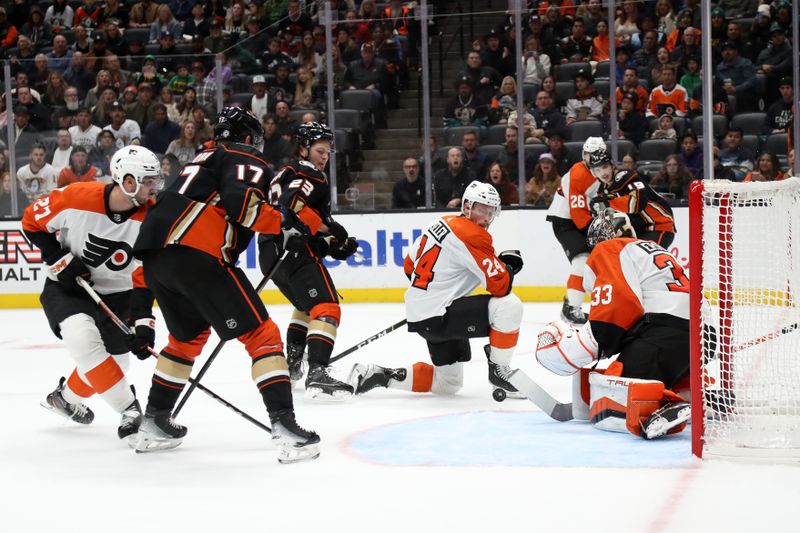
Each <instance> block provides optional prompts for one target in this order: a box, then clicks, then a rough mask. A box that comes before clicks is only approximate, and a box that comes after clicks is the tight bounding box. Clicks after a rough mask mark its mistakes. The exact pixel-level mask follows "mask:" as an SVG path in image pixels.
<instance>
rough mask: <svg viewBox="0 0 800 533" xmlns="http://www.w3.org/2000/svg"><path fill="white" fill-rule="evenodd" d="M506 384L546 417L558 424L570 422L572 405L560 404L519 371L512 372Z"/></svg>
mask: <svg viewBox="0 0 800 533" xmlns="http://www.w3.org/2000/svg"><path fill="white" fill-rule="evenodd" d="M508 382H509V383H511V384H512V385H514V387H515V388H516V389H517V390H518V391H520V392H521V393H522V394H523V395H525V397H526V398H528V399H529V400H530V401H531V402H533V404H534V405H535V406H536V407H538V408H539V409H541V410H542V411H544V412H545V413H546V414H547V416H549V417H550V418H552V419H553V420H558V421H559V422H566V421H568V420H572V403H560V402H558V401H557V400H556V399H555V398H553V397H552V396H550V394H548V392H547V391H546V390H544V389H543V388H542V387H541V386H540V385H539V384H537V383H536V382H535V381H533V380H532V379H531V378H530V377H529V376H528V375H527V374H526V373H525V372H523V371H521V370H520V369H516V370H514V371H513V372H512V373H511V375H510V376H509V377H508Z"/></svg>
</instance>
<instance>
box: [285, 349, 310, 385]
mask: <svg viewBox="0 0 800 533" xmlns="http://www.w3.org/2000/svg"><path fill="white" fill-rule="evenodd" d="M304 352H305V346H302V345H300V344H287V345H286V364H287V365H289V379H291V380H292V385H294V384H295V383H297V382H298V381H300V380H301V379H303V374H304V372H305V366H306V363H305V360H304V358H305V353H304Z"/></svg>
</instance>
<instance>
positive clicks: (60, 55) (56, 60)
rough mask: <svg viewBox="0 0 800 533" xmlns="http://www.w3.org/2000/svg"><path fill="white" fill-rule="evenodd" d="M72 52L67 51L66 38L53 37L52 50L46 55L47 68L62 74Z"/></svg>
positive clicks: (67, 65)
mask: <svg viewBox="0 0 800 533" xmlns="http://www.w3.org/2000/svg"><path fill="white" fill-rule="evenodd" d="M71 57H72V50H70V49H69V43H67V38H66V37H64V36H63V35H56V36H55V37H53V49H52V50H51V51H50V53H48V54H47V68H48V69H49V70H55V71H56V72H58V73H59V74H63V73H64V71H65V70H67V67H69V60H70V58H71Z"/></svg>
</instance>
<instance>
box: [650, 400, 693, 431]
mask: <svg viewBox="0 0 800 533" xmlns="http://www.w3.org/2000/svg"><path fill="white" fill-rule="evenodd" d="M691 416H692V407H691V405H690V404H689V403H688V402H669V403H667V404H665V405H664V406H662V407H660V408H659V409H657V410H656V411H655V412H654V413H653V414H652V415H650V417H649V418H648V419H647V420H646V421H644V422H642V423H641V426H642V437H643V438H645V439H647V440H652V439H657V438H658V437H661V436H663V435H666V434H667V432H669V430H671V429H673V428H675V427H678V426H680V425H681V424H683V423H684V422H687V421H688V420H689V418H690V417H691Z"/></svg>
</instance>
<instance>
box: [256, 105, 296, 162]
mask: <svg viewBox="0 0 800 533" xmlns="http://www.w3.org/2000/svg"><path fill="white" fill-rule="evenodd" d="M262 124H263V126H264V159H266V160H267V163H270V164H271V165H272V166H273V167H275V168H280V167H282V166H283V164H284V163H285V162H286V161H287V160H288V159H289V158H291V157H292V145H291V144H290V143H289V141H287V140H286V139H284V138H283V136H282V135H281V134H280V132H279V131H278V122H277V120H276V119H275V115H271V114H268V115H266V117H264V120H263V122H262Z"/></svg>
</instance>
